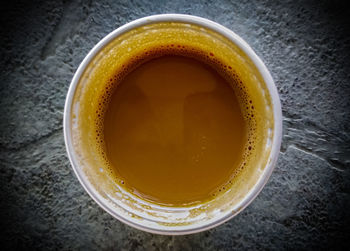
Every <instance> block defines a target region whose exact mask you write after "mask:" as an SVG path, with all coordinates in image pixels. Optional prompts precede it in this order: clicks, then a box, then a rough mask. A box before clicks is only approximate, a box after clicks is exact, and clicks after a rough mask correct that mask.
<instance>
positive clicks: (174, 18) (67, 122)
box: [63, 14, 282, 235]
mask: <svg viewBox="0 0 350 251" xmlns="http://www.w3.org/2000/svg"><path fill="white" fill-rule="evenodd" d="M159 22H184V23H188V24H194V25H198V26H202V27H204V28H207V29H209V30H213V31H215V32H217V33H219V34H221V35H222V36H224V37H226V38H227V39H229V40H230V41H231V42H232V43H234V44H235V45H236V46H238V47H239V48H240V49H241V50H242V51H243V52H244V53H245V54H246V55H247V56H248V57H249V58H250V60H251V61H252V62H253V64H254V65H255V67H256V68H257V69H258V71H259V73H260V74H261V76H262V78H263V79H264V81H265V84H266V86H267V89H268V91H269V94H270V97H271V102H272V104H273V115H274V116H273V117H274V129H273V135H274V137H273V141H272V144H271V152H270V161H269V162H268V163H267V165H266V167H265V168H264V170H263V174H262V175H261V176H260V178H259V179H258V181H257V183H255V185H254V187H253V188H252V189H251V190H250V191H249V192H248V193H247V194H246V196H245V197H244V199H243V200H242V201H240V202H239V204H238V210H236V211H235V212H230V213H228V214H224V215H223V216H222V217H221V218H219V219H217V220H216V221H215V222H211V223H210V222H209V223H207V224H204V225H203V226H194V227H193V228H184V229H177V230H174V229H161V228H154V227H149V226H147V225H141V224H137V223H135V222H133V221H130V220H129V219H127V218H125V217H124V216H123V215H119V214H118V213H117V212H115V211H113V210H112V208H110V207H109V206H108V205H107V204H106V203H104V201H103V200H101V199H100V198H99V197H100V195H99V194H97V193H96V192H95V191H94V190H93V189H92V188H91V187H90V184H89V183H88V181H87V179H86V178H85V177H84V176H83V174H82V171H81V170H80V168H79V164H78V161H77V159H76V156H75V152H74V148H73V143H72V137H71V131H70V128H71V119H70V118H71V108H72V103H73V97H74V94H75V91H76V88H77V85H78V83H79V80H80V78H81V76H82V74H83V72H84V71H85V69H86V67H87V66H88V65H89V63H90V62H91V60H92V59H93V58H94V57H95V56H96V55H97V53H99V51H101V50H102V49H103V48H104V47H105V46H106V45H108V44H109V43H110V42H111V41H112V40H113V39H115V38H116V37H118V36H120V35H122V34H124V33H125V32H128V31H130V30H132V29H135V28H138V27H140V26H144V25H148V24H152V23H159ZM63 133H64V140H65V145H66V150H67V155H68V158H69V161H70V163H71V166H72V168H73V170H74V173H75V175H76V176H77V178H78V180H79V182H80V184H81V185H82V186H83V187H84V189H85V191H86V192H87V193H88V194H89V195H90V197H91V198H92V199H93V200H94V201H95V202H96V203H97V204H98V205H99V206H100V207H101V208H103V209H104V210H105V211H106V212H108V213H109V214H110V215H112V216H113V217H114V218H116V219H118V220H119V221H121V222H123V223H125V224H127V225H129V226H132V227H134V228H136V229H139V230H143V231H146V232H150V233H155V234H163V235H184V234H192V233H198V232H202V231H205V230H208V229H211V228H214V227H216V226H218V225H221V224H223V223H224V222H226V221H228V220H230V219H232V218H233V217H234V216H236V215H237V214H238V213H240V212H241V211H242V210H243V209H245V208H246V207H247V206H248V205H249V204H250V203H251V202H252V201H253V200H254V199H255V197H256V196H257V195H258V194H259V193H260V192H261V190H262V189H263V187H264V186H265V184H266V183H267V181H268V180H269V177H270V176H271V173H272V171H273V169H274V167H275V164H276V162H277V158H278V155H279V150H280V146H281V140H282V110H281V103H280V99H279V95H278V92H277V88H276V86H275V84H274V81H273V79H272V76H271V74H270V72H269V71H268V69H267V67H266V66H265V64H264V63H263V62H262V60H261V59H260V58H259V57H258V56H257V55H256V54H255V52H254V51H253V49H252V48H251V47H250V46H249V45H248V44H247V43H246V42H245V41H244V40H243V39H242V38H241V37H239V36H238V35H237V34H236V33H234V32H233V31H231V30H230V29H228V28H226V27H224V26H222V25H220V24H218V23H216V22H213V21H211V20H208V19H206V18H202V17H197V16H192V15H185V14H160V15H152V16H147V17H143V18H140V19H136V20H134V21H131V22H129V23H127V24H124V25H122V26H121V27H119V28H117V29H116V30H114V31H112V32H110V33H109V34H108V35H107V36H105V37H104V38H103V39H102V40H100V41H99V42H98V43H97V44H96V45H95V46H94V47H93V48H92V49H91V50H90V51H89V53H88V54H87V56H86V57H85V58H84V60H83V61H82V62H81V64H80V65H79V67H78V69H77V71H76V72H75V74H74V76H73V79H72V81H71V83H70V86H69V90H68V93H67V97H66V102H65V107H64V115H63Z"/></svg>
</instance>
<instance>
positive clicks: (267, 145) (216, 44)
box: [64, 14, 281, 234]
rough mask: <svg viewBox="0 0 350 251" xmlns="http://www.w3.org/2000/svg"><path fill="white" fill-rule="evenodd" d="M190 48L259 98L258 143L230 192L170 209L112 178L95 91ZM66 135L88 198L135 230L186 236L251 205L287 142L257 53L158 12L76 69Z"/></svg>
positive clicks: (213, 30)
mask: <svg viewBox="0 0 350 251" xmlns="http://www.w3.org/2000/svg"><path fill="white" fill-rule="evenodd" d="M171 44H185V45H187V44H188V45H191V46H192V47H194V48H197V49H198V50H200V51H204V52H207V53H214V54H215V56H216V57H217V58H218V59H219V60H220V62H224V63H225V64H227V65H232V66H234V70H235V73H236V74H237V75H238V78H239V79H240V80H242V82H243V83H244V85H245V88H246V89H247V92H248V93H250V94H251V95H252V96H253V97H254V104H255V106H254V109H255V114H257V118H256V120H257V126H256V134H255V135H256V139H255V144H254V148H253V149H252V153H251V155H250V157H249V158H248V159H247V161H246V162H247V163H246V165H245V167H244V168H243V169H242V170H241V171H240V172H239V174H238V175H237V176H236V177H235V178H234V182H233V184H232V186H231V187H229V189H227V190H226V191H225V193H222V194H220V195H218V196H216V197H215V198H214V199H213V200H211V201H208V202H205V203H202V204H197V205H192V206H188V207H167V206H161V205H157V204H153V203H151V202H149V201H146V200H142V199H141V198H139V197H137V196H134V195H133V194H131V193H129V192H128V191H127V190H125V189H124V188H123V186H120V184H118V183H117V182H115V179H113V178H112V177H111V176H110V174H109V172H108V170H105V168H104V166H105V162H104V160H103V158H102V156H101V154H100V152H101V149H100V146H99V145H98V144H96V135H95V134H96V132H95V126H94V123H95V117H94V114H93V113H94V112H95V111H96V110H97V109H98V105H99V104H98V102H99V101H98V100H97V98H96V93H102V92H103V91H102V88H105V86H106V83H107V82H108V80H109V79H110V78H111V76H114V75H115V72H117V71H118V70H120V69H122V67H123V65H124V64H125V62H128V61H130V59H132V58H133V57H135V55H139V54H140V53H141V52H142V51H144V50H145V49H147V50H149V49H150V48H157V47H159V46H166V45H171ZM64 133H65V142H66V146H67V152H68V156H69V158H70V161H71V164H72V166H73V169H74V171H75V173H76V175H77V177H78V179H79V181H80V182H81V184H82V185H83V187H84V188H85V190H86V191H87V192H88V193H89V194H90V196H91V197H92V198H93V199H94V200H95V201H96V202H97V203H98V204H99V205H100V206H101V207H102V208H104V209H105V210H106V211H107V212H109V213H110V214H111V215H113V216H114V217H115V218H117V219H119V220H120V221H122V222H124V223H127V224H129V225H131V226H133V227H135V228H138V229H141V230H145V231H148V232H153V233H160V234H188V233H195V232H199V231H204V230H206V229H209V228H212V227H214V226H217V225H219V224H221V223H223V222H225V221H227V220H228V219H230V218H231V217H233V216H234V215H236V214H237V213H238V212H240V211H241V210H242V209H243V208H245V207H246V206H247V205H248V204H249V203H250V202H251V201H252V200H253V199H254V198H255V197H256V196H257V194H258V193H259V192H260V191H261V189H262V188H263V186H264V185H265V183H266V182H267V180H268V178H269V176H270V174H271V172H272V170H273V167H274V165H275V162H276V160H277V156H278V153H279V148H280V143H281V107H280V102H279V98H278V94H277V90H276V87H275V85H274V83H273V80H272V78H271V76H270V74H269V72H268V70H267V69H266V67H265V66H264V64H263V63H262V61H261V60H260V59H259V58H258V57H257V56H256V54H255V53H254V52H253V51H252V49H251V48H250V47H249V46H248V45H247V44H246V43H245V42H244V41H243V40H242V39H241V38H240V37H238V36H237V35H236V34H234V33H233V32H232V31H230V30H228V29H226V28H224V27H223V26H221V25H218V24H216V23H214V22H211V21H209V20H206V19H203V18H198V17H194V16H187V15H176V14H168V15H157V16H151V17H146V18H142V19H139V20H136V21H133V22H131V23H129V24H126V25H124V26H122V27H121V28H119V29H117V30H115V31H114V32H112V33H111V34H109V35H108V36H106V37H105V38H104V39H103V40H101V42H100V43H98V44H97V45H96V46H95V47H94V48H93V49H92V50H91V51H90V53H89V54H88V55H87V56H86V58H85V59H84V61H83V62H82V64H81V65H80V67H79V68H78V70H77V72H76V74H75V76H74V78H73V80H72V83H71V86H70V89H69V92H68V95H67V100H66V105H65V114H64Z"/></svg>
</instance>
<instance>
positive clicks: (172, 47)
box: [94, 43, 257, 198]
mask: <svg viewBox="0 0 350 251" xmlns="http://www.w3.org/2000/svg"><path fill="white" fill-rule="evenodd" d="M167 55H174V56H185V57H190V58H194V59H197V60H199V61H202V62H204V63H206V64H208V65H209V66H211V67H212V68H213V69H215V70H216V71H217V72H218V73H219V74H220V75H221V76H223V77H224V78H225V79H226V80H227V81H228V83H230V84H231V87H232V88H233V90H234V92H235V95H236V97H237V98H238V100H239V103H240V106H241V111H242V115H243V117H244V120H245V122H246V125H247V141H246V145H245V146H244V151H243V158H242V162H241V163H240V165H239V167H238V168H236V169H235V171H234V173H232V175H231V178H230V179H229V181H228V182H227V183H226V184H224V185H222V186H221V187H219V188H217V189H216V190H215V191H213V192H212V194H211V196H212V197H213V198H214V197H216V196H218V195H219V194H221V193H224V192H225V191H227V190H229V189H230V187H231V186H232V184H233V182H234V177H235V176H236V175H237V174H238V173H239V172H240V171H241V170H242V169H244V168H245V166H246V165H248V162H249V159H250V156H251V155H252V153H253V151H254V149H255V148H254V145H255V144H254V142H255V141H256V128H257V115H256V111H255V109H254V102H253V100H252V99H251V97H250V96H249V94H248V91H247V88H246V86H245V85H244V83H243V82H242V80H241V79H240V78H239V76H238V74H237V73H236V71H235V69H234V68H235V67H234V65H225V64H224V63H222V62H221V61H220V60H219V59H217V58H216V56H215V53H214V52H206V51H202V50H198V49H197V48H194V47H190V46H187V45H186V46H184V45H181V44H175V43H174V44H164V45H160V46H158V47H155V48H148V49H145V50H143V51H142V52H141V53H139V54H137V55H136V56H134V57H132V58H130V59H129V60H128V61H127V62H125V63H124V64H123V65H122V67H121V68H120V69H118V70H117V72H115V73H114V75H113V76H111V77H110V78H109V80H108V82H107V83H106V84H105V88H104V89H103V91H102V92H101V93H100V95H99V97H98V109H97V110H96V112H95V118H94V121H95V138H96V142H97V144H96V145H97V147H98V151H99V153H100V155H101V156H102V158H103V161H104V162H105V166H106V167H107V168H108V171H109V172H110V173H111V176H112V177H118V176H117V175H115V174H114V171H113V168H112V167H111V164H110V162H109V160H108V158H107V155H106V152H105V150H106V146H105V142H104V132H103V130H104V128H103V121H104V117H105V113H106V109H107V108H108V104H109V102H110V99H111V96H112V94H113V92H114V91H115V89H116V88H117V87H118V84H119V83H121V82H122V80H123V79H124V77H125V76H126V75H127V74H128V73H130V72H131V71H133V70H134V69H136V68H137V67H138V66H140V65H141V64H143V63H145V62H147V61H149V60H151V59H155V58H158V57H161V56H167ZM116 183H117V184H118V185H126V184H125V181H124V180H122V179H119V180H116Z"/></svg>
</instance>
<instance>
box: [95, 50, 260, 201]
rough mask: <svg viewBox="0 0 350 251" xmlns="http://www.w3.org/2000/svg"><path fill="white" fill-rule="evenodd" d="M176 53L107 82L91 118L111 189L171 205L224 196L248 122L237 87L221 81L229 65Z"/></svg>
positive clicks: (152, 56) (243, 151) (242, 152)
mask: <svg viewBox="0 0 350 251" xmlns="http://www.w3.org/2000/svg"><path fill="white" fill-rule="evenodd" d="M169 47H170V48H171V46H169ZM179 48H181V50H173V49H170V50H168V49H165V50H158V51H157V50H155V51H153V53H148V52H144V54H143V55H142V56H140V57H138V58H136V59H135V60H131V61H130V62H129V64H128V65H125V67H124V68H125V69H123V70H122V71H121V72H119V74H118V75H117V76H116V77H114V78H112V79H110V81H109V82H108V83H106V88H105V90H106V91H105V93H104V94H103V95H102V96H101V102H100V105H99V110H97V111H96V113H97V117H96V125H97V128H98V130H96V132H98V133H97V137H96V142H97V143H98V144H100V145H101V147H100V149H102V152H101V154H102V155H103V156H104V159H105V162H106V165H107V166H108V169H109V171H110V173H111V175H112V176H113V177H114V178H115V180H116V183H118V184H119V185H121V186H123V187H125V188H126V189H127V190H129V191H130V192H131V193H133V194H135V195H138V196H139V197H141V198H143V199H146V200H150V201H152V202H155V203H159V204H163V205H174V206H178V205H188V204H194V203H201V202H203V201H208V200H210V199H212V198H214V197H215V196H217V194H219V193H221V192H224V190H225V189H226V190H227V189H230V185H231V184H232V180H233V178H234V176H235V175H236V174H237V173H238V172H239V170H240V169H242V168H243V167H244V165H245V158H246V157H247V155H248V154H247V153H249V150H250V148H251V146H250V144H251V143H252V142H251V141H252V140H251V139H250V134H251V132H252V130H251V129H252V128H251V127H252V126H251V123H249V121H250V122H251V119H252V116H254V115H253V114H252V111H251V109H246V105H249V100H248V99H247V95H246V94H245V93H244V91H243V89H242V83H239V81H237V79H235V78H230V77H229V74H226V75H225V72H226V71H225V69H227V72H229V70H230V69H232V67H231V66H223V65H220V62H219V61H217V60H216V59H215V57H214V55H213V54H212V53H210V54H209V55H208V56H206V57H203V56H201V55H202V54H200V53H198V52H193V51H192V52H188V50H184V49H183V47H180V46H179ZM207 58H209V60H207ZM232 76H234V75H232ZM234 77H235V76H234ZM250 102H251V101H250ZM247 108H248V107H247ZM246 110H249V111H250V114H248V113H247V112H246Z"/></svg>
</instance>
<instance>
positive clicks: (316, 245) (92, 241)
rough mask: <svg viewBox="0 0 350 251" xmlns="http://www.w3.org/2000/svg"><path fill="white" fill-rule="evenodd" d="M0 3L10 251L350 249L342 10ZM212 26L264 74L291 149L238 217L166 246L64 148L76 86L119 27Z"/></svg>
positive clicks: (5, 243)
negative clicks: (117, 211)
mask: <svg viewBox="0 0 350 251" xmlns="http://www.w3.org/2000/svg"><path fill="white" fill-rule="evenodd" d="M8 2H10V3H8V5H4V3H0V6H1V7H0V8H1V14H0V20H1V22H0V24H1V26H0V72H1V75H0V182H1V190H0V198H1V201H0V224H1V238H0V239H1V243H0V247H1V249H2V250H4V249H5V250H6V249H9V250H11V249H26V250H29V248H34V249H36V250H48V249H60V250H61V249H62V250H120V249H122V250H200V249H208V250H230V249H248V250H265V249H268V250H281V249H288V250H310V249H313V250H326V249H329V248H332V249H346V248H349V246H348V245H349V239H350V234H349V233H350V228H349V223H350V222H349V219H350V195H349V194H350V135H349V132H350V116H349V114H350V112H349V109H350V104H349V103H350V60H349V56H350V50H349V49H350V30H349V29H350V22H349V20H350V9H349V8H348V7H347V6H346V4H343V3H342V2H340V1H281V2H277V1H268V0H262V1H242V0H241V1H197V0H194V1H188V0H180V1H159V0H157V1H144V0H143V1H112V0H111V1H105V0H101V1H94V2H93V1H63V2H62V1H42V2H31V1H27V2H18V1H14V0H12V1H8ZM160 13H186V14H192V15H198V16H201V17H205V18H209V19H211V20H213V21H216V22H218V23H221V24H223V25H225V26H226V27H228V28H230V29H232V30H233V31H235V32H236V33H238V34H239V35H240V36H241V37H243V38H244V39H245V40H246V41H247V42H248V43H249V44H250V45H251V46H252V47H253V49H254V50H255V51H256V53H257V54H258V55H259V56H260V57H261V58H262V59H263V60H264V62H265V63H266V65H267V67H268V68H269V69H270V71H271V74H272V76H273V78H274V79H275V82H276V85H277V88H278V90H279V93H280V97H281V101H282V106H283V126H284V128H283V144H282V148H281V154H280V157H279V161H278V164H277V166H276V169H275V171H274V173H273V175H272V177H271V179H270V181H269V182H268V183H267V185H266V187H265V188H264V190H263V191H262V193H261V194H260V195H259V196H258V197H257V199H256V200H255V201H254V202H253V203H252V204H251V205H250V206H249V207H248V208H247V209H246V210H244V211H243V212H242V213H240V214H239V215H238V216H237V217H235V218H234V219H232V220H230V221H229V222H227V223H225V224H224V225H221V226H219V227H217V228H215V229H212V230H209V231H206V232H203V233H199V234H194V235H188V236H175V237H172V236H159V235H153V234H149V233H144V232H141V231H138V230H135V229H133V228H131V227H128V226H126V225H124V224H122V223H120V222H119V221H117V220H116V219H114V218H112V217H111V216H110V215H109V214H107V213H106V212H104V211H103V210H102V209H100V208H99V206H98V205H97V204H96V203H95V202H94V201H93V200H92V199H91V198H90V197H89V196H88V194H87V193H86V192H85V191H84V190H83V188H82V187H81V186H80V184H79V182H78V180H77V178H76V177H75V176H74V173H73V171H72V169H71V167H70V164H69V161H68V158H67V155H66V152H65V146H64V140H63V132H62V115H63V108H64V100H65V96H66V93H67V90H68V86H69V84H70V80H71V79H72V76H73V74H74V72H75V70H76V69H77V67H78V65H79V63H80V62H81V60H82V59H83V58H84V57H85V55H86V54H87V53H88V51H89V50H90V49H91V48H92V47H93V46H94V45H95V44H96V43H97V42H98V41H99V40H100V39H101V38H103V37H104V36H105V35H107V34H108V33H109V32H111V31H112V30H114V29H116V28H117V27H119V26H121V25H123V24H125V23H127V22H129V21H131V20H134V19H136V18H140V17H144V16H147V15H151V14H160Z"/></svg>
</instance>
